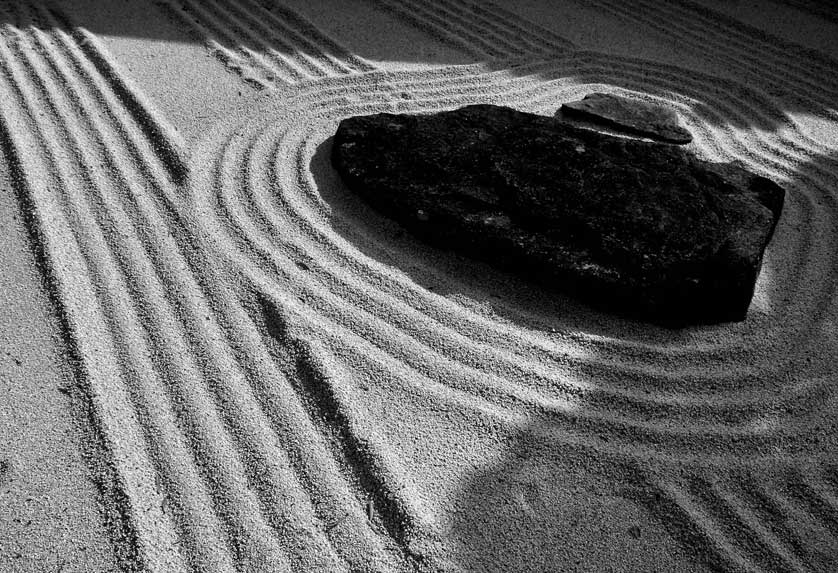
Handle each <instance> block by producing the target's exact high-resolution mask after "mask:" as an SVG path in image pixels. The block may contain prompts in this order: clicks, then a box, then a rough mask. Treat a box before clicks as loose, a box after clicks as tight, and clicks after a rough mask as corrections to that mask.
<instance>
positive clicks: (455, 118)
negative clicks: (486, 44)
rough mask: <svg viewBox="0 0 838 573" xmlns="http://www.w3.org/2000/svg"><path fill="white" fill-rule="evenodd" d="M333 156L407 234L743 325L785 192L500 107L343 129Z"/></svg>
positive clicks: (650, 315)
mask: <svg viewBox="0 0 838 573" xmlns="http://www.w3.org/2000/svg"><path fill="white" fill-rule="evenodd" d="M332 163H333V165H334V166H335V168H336V169H337V170H338V172H339V173H340V175H341V177H342V178H343V180H344V182H345V183H346V185H347V186H348V187H349V189H351V190H352V191H354V192H356V193H357V194H358V195H360V196H361V197H362V198H363V199H364V200H365V201H366V202H368V203H369V204H370V205H372V206H373V207H374V208H376V209H377V210H379V211H380V212H381V213H383V214H385V215H387V216H389V217H392V218H394V219H395V220H397V221H399V222H400V223H401V224H402V225H403V226H404V227H405V228H407V229H408V230H409V231H410V232H411V233H413V234H415V235H416V236H418V237H420V238H421V239H423V240H426V241H428V242H430V243H432V244H434V245H436V246H439V247H442V248H449V249H453V250H457V251H459V252H462V253H465V254H468V255H471V256H474V257H477V258H480V259H483V260H486V261H488V262H490V263H493V264H495V265H496V266H498V267H500V268H503V269H508V270H513V271H516V272H519V273H521V274H523V275H525V276H527V277H529V278H531V279H534V280H536V281H538V282H540V283H543V284H546V285H549V286H552V287H555V288H558V289H561V290H562V291H565V292H570V293H575V294H577V295H578V296H581V297H582V298H584V299H585V300H586V301H588V302H590V303H593V304H595V305H597V306H599V307H604V308H607V309H613V310H617V311H620V312H621V313H624V314H630V315H633V316H638V317H642V318H645V319H649V320H653V321H655V322H665V323H675V324H678V323H685V322H717V321H723V320H742V319H744V317H745V314H746V312H747V309H748V305H749V304H750V301H751V297H752V296H753V290H754V284H755V282H756V278H757V275H758V273H759V269H760V265H761V262H762V254H763V251H764V250H765V247H766V246H767V244H768V242H769V240H770V239H771V236H772V234H773V232H774V227H775V225H776V223H777V220H778V218H779V216H780V211H781V209H782V205H783V199H784V192H783V190H782V189H781V188H780V187H778V186H777V185H775V184H774V183H772V182H771V181H769V180H768V179H765V178H763V177H759V176H757V175H754V174H752V173H749V172H747V171H745V170H744V169H742V168H740V167H737V166H736V165H733V164H710V163H706V162H702V161H700V160H698V159H696V158H695V157H693V156H692V155H690V154H689V153H687V152H686V151H685V150H683V149H681V148H678V147H674V146H670V145H663V144H658V143H651V142H644V141H639V140H633V139H626V138H618V137H611V136H607V135H603V134H600V133H596V132H593V131H590V130H586V129H581V128H578V127H574V126H572V125H568V124H565V123H562V122H560V121H556V120H555V119H553V118H550V117H544V116H539V115H533V114H528V113H522V112H519V111H515V110H513V109H509V108H505V107H497V106H491V105H475V106H469V107H464V108H461V109H458V110H455V111H448V112H441V113H437V114H432V115H392V114H376V115H371V116H361V117H352V118H348V119H344V120H343V121H341V123H340V126H339V128H338V131H337V134H336V136H335V139H334V146H333V149H332Z"/></svg>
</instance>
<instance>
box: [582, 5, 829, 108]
mask: <svg viewBox="0 0 838 573" xmlns="http://www.w3.org/2000/svg"><path fill="white" fill-rule="evenodd" d="M583 4H585V5H588V6H591V7H595V8H597V9H599V10H603V11H605V12H608V13H609V14H612V15H614V16H617V17H619V18H622V19H625V20H627V21H631V22H636V23H639V24H642V25H643V26H645V27H648V28H649V29H651V30H654V31H655V32H656V33H658V34H659V35H661V36H663V37H666V38H670V39H675V40H677V41H678V44H679V46H684V47H688V48H689V49H690V50H692V51H694V52H695V53H697V54H700V55H701V56H702V57H704V58H707V59H709V60H710V61H711V62H713V63H716V64H718V68H719V69H720V70H729V72H733V73H735V74H736V75H740V76H742V77H746V78H748V80H749V81H750V82H752V83H753V84H755V85H759V86H763V87H764V89H766V90H767V91H768V93H772V94H775V95H776V96H777V97H779V98H781V99H782V100H783V101H788V102H797V101H800V102H802V103H803V105H804V106H805V107H806V108H807V109H810V110H811V111H812V112H816V113H819V114H826V115H827V117H832V116H834V114H835V113H836V110H835V103H834V102H835V94H836V90H838V84H836V83H835V82H834V81H833V80H832V78H833V77H834V76H835V71H836V67H838V64H836V62H834V61H832V60H830V59H829V58H826V57H825V56H823V55H822V54H820V53H818V52H815V51H811V50H806V49H804V48H802V47H800V46H798V45H795V44H790V43H788V42H785V41H783V40H781V39H779V38H776V37H770V36H766V35H765V33H764V32H761V31H759V30H757V29H754V28H750V27H748V26H746V25H744V24H742V23H741V22H738V21H735V20H731V19H728V18H726V17H724V16H722V15H721V14H718V13H715V12H713V11H711V10H708V9H706V8H703V7H700V6H697V5H695V4H693V3H690V2H686V1H682V2H678V3H650V2H644V3H643V6H644V8H645V10H634V9H628V8H627V7H626V6H625V5H624V4H621V3H617V2H612V1H610V0H595V1H593V0H584V2H583ZM663 22H665V24H663ZM755 45H756V46H758V47H759V48H760V49H759V56H756V55H754V54H755V49H754V47H755ZM792 62H793V63H792ZM812 78H820V79H821V81H815V80H813V79H812ZM810 102H812V103H814V104H816V105H814V106H812V105H806V104H808V103H810Z"/></svg>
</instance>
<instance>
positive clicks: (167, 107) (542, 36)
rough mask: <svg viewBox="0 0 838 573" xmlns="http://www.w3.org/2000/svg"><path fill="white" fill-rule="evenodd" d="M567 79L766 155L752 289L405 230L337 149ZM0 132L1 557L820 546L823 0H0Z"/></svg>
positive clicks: (833, 172) (128, 561) (754, 165)
mask: <svg viewBox="0 0 838 573" xmlns="http://www.w3.org/2000/svg"><path fill="white" fill-rule="evenodd" d="M592 92H603V93H608V94H616V95H621V96H625V97H629V98H635V99H637V100H643V101H646V102H649V103H654V104H658V105H662V106H664V107H666V108H668V109H670V110H672V111H674V112H675V113H677V116H678V119H679V121H680V124H681V125H682V126H683V127H684V128H686V129H687V130H688V131H689V132H690V133H691V134H692V142H691V143H689V144H688V145H686V146H685V148H686V149H687V150H688V151H689V152H690V153H693V154H695V155H696V156H698V157H700V158H701V159H704V160H710V161H717V162H722V161H734V160H735V161H739V162H741V164H743V165H744V166H745V167H747V169H749V170H751V171H753V172H754V173H757V174H759V175H762V176H764V177H767V178H769V179H771V180H773V181H774V182H776V183H778V184H779V185H781V186H782V187H783V189H785V191H786V195H785V204H784V207H783V212H782V216H781V218H780V220H779V223H778V224H777V226H776V230H775V232H774V235H773V238H772V239H771V242H770V244H769V245H768V248H767V250H766V251H765V255H764V259H763V262H762V270H761V272H760V274H759V278H758V280H757V283H756V289H755V293H754V296H753V299H752V301H751V305H750V308H749V310H748V314H747V318H746V319H745V320H744V321H740V322H722V323H718V324H710V325H701V326H687V327H683V328H665V327H661V326H656V325H654V324H651V323H647V322H643V321H640V320H634V319H628V318H621V317H620V316H616V315H614V314H610V313H608V312H605V311H602V310H596V309H595V308H593V307H589V306H588V305H586V304H584V303H582V302H580V301H578V300H577V299H575V298H574V297H572V296H568V295H564V294H561V293H557V292H555V291H552V290H549V289H546V288H544V287H541V286H538V285H537V284H533V283H531V282H529V281H527V280H524V279H521V278H518V277H516V276H514V275H512V274H510V273H507V272H503V271H500V270H496V269H495V268H494V267H492V266H490V265H488V264H485V263H482V262H476V261H473V260H471V259H469V258H467V257H465V256H462V255H459V254H456V253H453V252H450V251H447V250H443V249H438V248H435V247H432V246H428V245H426V244H424V243H422V242H421V241H419V240H418V239H416V238H414V237H413V236H412V235H410V234H409V233H405V232H404V231H403V230H402V229H401V228H400V227H399V225H398V224H396V223H394V222H393V221H391V220H389V219H387V218H386V217H384V216H382V215H381V214H379V213H378V212H377V211H375V210H373V209H372V208H370V207H369V206H368V205H367V204H365V203H364V202H363V201H361V200H360V199H359V198H358V197H356V196H355V194H353V193H352V192H350V191H349V190H348V189H347V187H346V185H345V184H344V182H343V181H342V180H341V177H340V176H339V175H338V174H337V172H336V171H335V169H334V168H333V166H332V164H331V162H330V152H331V148H332V141H333V136H334V135H335V132H336V130H337V127H338V124H339V122H340V121H341V119H343V118H347V117H350V116H357V115H368V114H374V113H379V112H388V113H432V112H438V111H443V110H451V109H455V108H459V107H461V106H465V105H469V104H481V103H484V104H497V105H504V106H509V107H512V108H515V109H518V110H521V111H526V112H531V113H537V114H541V115H545V116H552V115H553V114H554V113H555V112H556V110H557V109H558V108H559V107H560V106H561V104H562V103H563V102H569V101H574V100H579V99H581V98H583V97H584V96H585V95H587V94H589V93H592ZM0 144H2V145H0V149H2V159H1V160H0V161H2V167H0V189H2V193H0V200H2V205H1V207H2V208H0V221H2V227H3V233H2V236H3V242H2V249H0V253H1V254H2V255H1V256H2V258H1V259H0V261H2V268H3V273H2V274H1V275H0V277H2V283H0V292H1V293H2V297H0V300H1V301H2V305H0V325H2V328H0V337H2V352H0V392H2V396H3V398H2V399H0V571H3V572H6V571H8V572H18V571H20V572H29V571H33V572H40V571H51V572H59V571H60V572H64V573H69V572H71V571H72V572H97V571H149V572H179V571H197V572H204V571H254V572H261V571H279V572H285V571H289V572H306V571H308V572H333V571H334V572H343V571H346V572H367V571H377V572H383V573H387V572H401V571H419V572H436V571H445V572H449V571H450V572H459V571H463V572H471V571H481V572H482V571H487V572H524V571H526V572H532V571H545V572H548V571H550V572H553V571H592V572H593V571H637V572H646V571H661V572H664V571H666V572H668V571H685V572H692V571H819V572H830V571H838V425H836V420H838V409H837V408H838V386H836V384H838V367H836V364H838V298H836V294H838V293H836V288H838V256H836V253H838V9H836V8H834V7H831V5H830V4H829V3H827V2H823V3H821V2H817V1H815V0H785V1H781V0H772V1H770V2H746V1H741V2H726V1H724V0H674V1H667V2H664V1H660V2H656V1H653V0H635V1H632V2H622V1H619V0H570V1H568V2H555V1H551V0H521V1H515V2H513V1H509V2H507V1H504V0H491V1H489V0H486V1H483V0H427V1H426V0H137V1H132V2H117V1H106V0H49V1H47V0H44V1H39V0H7V1H4V2H0ZM684 304H685V305H689V304H690V301H689V300H685V301H684Z"/></svg>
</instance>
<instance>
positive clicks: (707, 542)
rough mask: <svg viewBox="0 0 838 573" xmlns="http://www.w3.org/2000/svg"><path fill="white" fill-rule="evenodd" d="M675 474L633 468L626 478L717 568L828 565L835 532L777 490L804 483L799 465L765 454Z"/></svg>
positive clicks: (821, 567)
mask: <svg viewBox="0 0 838 573" xmlns="http://www.w3.org/2000/svg"><path fill="white" fill-rule="evenodd" d="M678 473H679V474H680V475H681V476H682V477H680V478H678V479H674V478H672V477H657V476H653V475H651V474H646V473H645V472H644V471H642V470H640V471H636V472H635V473H634V478H633V479H634V480H635V484H636V485H635V487H637V488H638V489H639V491H642V492H643V493H642V494H641V496H642V497H643V498H645V502H644V503H646V504H648V506H649V508H650V510H652V511H653V512H654V513H656V514H657V515H658V518H659V519H662V520H665V521H667V522H668V523H670V524H672V526H673V527H675V528H676V530H675V531H674V533H675V534H676V535H678V536H679V537H681V539H682V541H683V542H684V543H686V544H688V545H690V546H692V547H693V548H694V549H696V550H698V551H700V552H701V553H700V554H701V555H702V560H704V561H706V562H708V564H710V565H715V566H716V567H721V568H722V569H723V570H725V571H727V570H735V571H740V570H741V571H821V570H829V568H830V564H834V555H831V554H830V551H831V550H830V547H834V544H835V541H836V540H838V537H833V536H832V534H830V533H826V532H824V530H823V529H822V528H821V527H820V525H819V524H818V523H817V521H818V516H817V515H816V514H815V513H812V512H811V511H810V510H809V508H807V507H806V504H805V502H801V500H800V499H794V498H793V497H789V496H783V495H781V494H780V493H779V492H782V491H784V490H786V489H791V490H793V489H801V488H802V489H806V488H808V487H810V483H809V481H808V478H807V477H806V476H805V474H804V473H802V472H801V471H800V468H799V467H795V466H792V465H789V464H788V463H786V462H785V461H779V460H773V461H770V462H767V463H766V464H765V465H758V466H753V467H747V468H746V467H743V466H740V465H739V464H736V465H734V466H731V467H725V466H696V467H692V468H683V469H682V470H679V472H678ZM777 475H780V476H782V475H785V476H787V478H788V481H785V480H784V479H783V478H781V479H780V481H778V480H776V479H775V478H774V476H777ZM813 520H814V521H813ZM676 524H677V525H676ZM804 532H806V533H804ZM806 534H808V535H809V536H811V537H810V538H809V539H808V540H807V539H804V537H802V536H804V535H806ZM813 538H819V539H817V541H818V542H817V543H812V541H813V540H814V539H813Z"/></svg>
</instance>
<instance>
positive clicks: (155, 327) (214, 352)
mask: <svg viewBox="0 0 838 573" xmlns="http://www.w3.org/2000/svg"><path fill="white" fill-rule="evenodd" d="M117 146H118V141H111V142H109V147H117ZM117 162H118V158H117ZM123 167H124V166H123ZM135 175H136V174H135ZM135 178H136V177H135ZM132 191H133V194H135V195H141V194H142V193H141V192H140V191H139V190H137V189H133V190H132ZM145 205H148V203H147V202H146V203H145ZM138 209H139V213H136V214H132V216H131V217H128V218H125V219H123V220H121V221H120V222H119V225H118V226H120V227H123V228H130V227H131V224H132V221H146V223H144V224H141V225H140V227H139V228H140V229H141V230H142V229H146V228H151V229H157V228H159V229H165V223H163V222H160V221H155V217H154V211H153V210H150V209H148V208H145V209H143V206H142V204H141V205H140V206H139V207H138ZM158 219H159V217H158ZM141 232H142V231H141ZM163 233H164V236H162V237H161V236H157V237H153V236H152V237H151V238H146V239H145V240H144V242H143V245H139V244H138V243H136V242H135V243H134V244H133V245H127V246H124V247H119V246H117V247H114V251H117V252H130V253H139V252H142V251H143V250H144V249H145V250H146V251H149V252H152V253H153V264H154V265H155V266H154V267H152V266H151V265H150V264H147V265H146V266H145V267H144V268H142V269H139V270H134V271H133V272H131V273H130V274H131V276H133V277H150V276H154V275H155V272H156V271H157V270H158V269H162V270H163V271H164V272H163V273H162V274H160V273H159V272H157V274H158V275H159V277H160V280H162V281H164V282H165V283H169V284H167V285H166V292H168V293H183V294H182V296H181V298H180V300H175V301H173V303H172V304H175V305H176V306H177V308H179V309H180V311H181V320H183V321H184V325H183V326H180V325H179V324H177V323H176V322H173V320H174V319H167V318H165V317H162V318H160V317H157V318H156V320H154V322H153V324H151V325H150V326H149V327H148V330H149V331H151V332H168V333H174V335H175V336H176V339H175V340H174V341H169V340H168V339H162V340H160V341H158V344H159V346H158V348H157V352H156V354H158V355H170V356H171V358H170V359H169V360H168V361H167V362H165V365H164V366H162V367H161V368H162V370H164V371H167V372H169V373H170V376H173V377H174V378H175V379H177V380H180V381H181V383H182V384H183V385H184V386H188V387H190V388H191V389H189V390H185V391H183V392H182V394H181V398H179V401H181V402H183V401H184V400H187V397H188V398H189V399H191V400H192V401H193V402H194V401H195V399H196V397H199V396H202V391H201V388H197V387H194V382H193V381H197V380H202V379H204V380H209V381H215V380H218V381H220V380H222V379H224V380H225V383H224V384H223V385H222V386H219V387H218V388H219V389H216V390H215V392H216V393H218V392H220V397H219V398H218V400H220V402H219V403H220V404H222V405H225V406H226V405H238V404H242V403H244V404H245V406H242V407H243V408H245V410H246V409H247V408H248V407H249V408H250V411H245V410H236V411H234V412H232V413H229V414H225V422H226V423H227V424H228V425H229V426H231V427H232V428H233V432H232V435H233V436H237V437H241V436H249V435H250V436H252V435H254V433H255V434H256V436H258V437H255V438H253V439H250V440H249V441H247V443H245V444H242V445H241V446H240V448H239V449H240V451H241V452H243V453H244V455H245V456H246V457H247V462H248V466H247V468H246V469H241V470H231V468H234V467H236V464H235V463H233V464H232V465H231V464H230V462H229V461H228V462H225V463H223V464H221V465H217V466H215V467H214V468H213V471H212V472H211V475H215V476H216V478H215V479H216V480H217V479H218V478H219V477H221V478H224V477H226V474H231V473H232V474H233V475H235V474H236V471H238V472H239V473H240V474H241V473H242V472H245V471H246V472H247V474H248V480H249V481H250V482H251V483H255V484H256V486H255V487H256V488H257V491H258V492H259V493H260V494H262V495H263V496H266V497H263V498H262V500H261V505H262V508H263V510H262V511H263V512H266V513H267V515H268V518H269V519H270V521H271V523H272V524H274V527H279V526H280V524H285V523H287V522H292V521H293V520H292V519H291V518H292V517H299V516H300V515H304V511H303V507H305V503H304V502H303V501H302V500H301V499H296V500H292V499H291V498H293V497H294V496H293V495H291V498H289V494H287V493H285V492H282V491H277V490H278V488H280V486H282V487H283V488H286V487H288V488H290V487H291V486H290V484H293V483H294V476H293V475H288V473H287V471H285V473H284V474H283V473H282V471H280V470H277V469H275V467H274V466H275V465H276V460H279V459H282V457H283V452H282V451H275V449H274V450H271V451H265V446H266V445H267V444H272V443H274V442H275V438H272V437H271V436H269V435H264V432H262V434H261V435H260V434H259V429H258V428H257V429H253V428H248V426H247V423H248V422H250V421H251V420H254V419H258V414H256V413H253V411H254V408H255V409H257V410H258V406H256V405H255V404H252V403H251V405H250V406H247V403H248V397H247V396H246V395H244V396H242V395H236V394H231V392H230V391H229V390H228V388H230V387H231V386H232V388H237V387H238V386H241V385H246V384H245V382H244V381H243V380H242V376H241V374H236V368H235V367H234V366H232V365H231V364H230V361H229V360H227V361H226V362H225V361H224V360H223V357H224V356H225V354H229V353H228V352H225V349H226V345H225V346H220V347H219V346H218V345H215V344H213V345H209V346H208V347H206V348H200V347H201V346H206V344H203V343H204V341H208V340H218V339H219V338H220V337H219V335H218V334H217V333H215V332H212V329H210V330H209V331H207V328H206V327H205V326H204V325H205V324H206V320H209V315H210V314H211V312H210V311H209V309H207V308H206V307H205V306H204V307H203V308H201V307H199V308H197V309H196V310H194V311H191V317H190V316H189V314H190V313H189V312H187V315H186V316H184V315H183V311H184V309H190V307H192V308H194V307H195V304H194V301H196V300H201V298H202V295H201V293H200V292H199V291H198V292H196V290H197V289H196V288H195V287H194V285H191V284H189V281H188V280H178V279H180V277H179V276H178V271H179V269H180V268H184V267H186V266H187V265H186V263H185V262H184V261H182V260H178V258H177V257H172V256H171V253H177V251H178V249H177V246H176V245H175V244H174V243H173V242H172V240H171V239H168V240H167V237H166V236H165V231H163ZM167 243H168V244H167ZM161 251H162V253H164V254H161ZM166 254H169V255H168V260H167V255H166ZM172 258H174V259H175V260H174V261H172V260H171V259H172ZM167 277H173V278H169V279H168V280H167ZM136 280H137V279H136V278H135V279H134V281H135V282H136ZM157 291H158V292H157V294H156V295H152V296H151V299H150V300H149V302H148V303H143V302H141V306H143V307H149V308H154V309H166V308H167V301H166V300H165V299H164V298H163V297H162V294H161V293H160V292H159V289H157ZM135 297H136V298H138V299H140V300H143V299H149V295H145V296H144V295H143V294H137V295H135ZM151 314H154V312H152V313H151ZM187 332H189V333H190V334H189V335H187V334H186V333H187ZM189 338H193V342H192V344H193V346H198V347H199V348H198V349H197V355H198V356H205V355H208V356H211V357H213V358H214V360H210V362H211V363H212V364H211V366H204V367H203V369H202V370H201V371H197V367H196V366H194V365H193V366H192V367H191V369H190V367H187V369H186V370H185V371H184V370H183V368H182V367H180V365H179V364H175V363H174V362H175V359H174V356H180V357H181V358H180V359H179V361H180V362H183V358H184V357H186V356H188V355H189V354H190V350H189V349H188V348H187V347H185V346H183V344H182V343H181V340H186V341H188V339H189ZM222 344H225V343H223V342H222ZM172 347H174V348H172ZM187 362H188V361H187ZM219 362H220V363H219ZM173 370H174V371H175V372H173ZM231 377H232V378H231ZM231 379H239V380H240V382H239V384H238V385H235V386H234V385H230V384H229V382H230V381H231ZM190 384H191V385H192V386H189V385H190ZM204 393H206V392H204ZM187 401H188V400H187ZM250 402H252V400H250ZM196 408H198V410H200V409H202V408H203V409H209V410H208V411H213V410H214V408H213V404H212V403H211V402H205V403H204V404H198V405H197V406H196ZM217 409H220V410H221V411H222V412H224V411H228V412H229V410H230V406H227V407H220V408H217ZM196 411H197V410H196ZM192 434H193V440H197V441H202V440H203V439H204V436H212V435H213V431H212V430H211V429H208V428H203V429H200V428H199V429H196V430H194V431H193V432H192ZM215 434H216V437H215V438H212V437H210V441H209V444H214V443H223V442H224V438H223V436H220V435H219V434H218V432H217V431H216V432H215ZM269 449H270V448H269ZM202 450H204V451H205V452H209V451H212V450H213V447H212V446H210V445H205V446H203V447H202ZM225 472H226V473H225ZM237 479H238V481H242V480H243V478H237ZM230 487H232V490H233V491H234V490H235V489H236V487H237V486H236V485H235V483H233V484H232V485H231V484H230V483H228V485H227V486H225V487H224V489H229V488H230ZM296 497H297V498H299V496H296ZM289 502H290V504H289ZM220 503H222V505H224V506H225V507H226V506H227V505H228V504H229V503H231V502H229V501H223V502H220ZM235 505H236V506H243V507H247V502H245V503H242V500H241V499H239V500H238V501H237V502H235ZM288 507H295V510H294V513H295V515H294V516H291V515H283V514H282V513H281V512H282V510H284V509H285V508H288ZM277 510H279V511H280V514H278V515H277V514H275V513H274V512H276V511H277ZM227 513H229V511H228V512H227ZM283 527H285V526H284V525H283ZM234 529H235V530H236V537H237V538H238V537H242V536H243V535H244V534H243V532H245V531H251V530H254V528H253V526H252V525H250V526H247V527H241V526H240V525H235V526H234ZM254 531H257V532H258V527H257V528H256V529H255V530H254ZM259 535H260V537H262V536H264V534H259ZM308 536H309V537H313V538H315V539H316V537H317V535H313V536H312V535H311V533H309V534H308ZM302 539H304V540H305V539H306V537H305V536H304V537H303V538H302ZM237 543H241V540H238V539H237ZM295 543H296V544H297V545H298V546H299V547H298V551H299V552H301V553H302V554H305V555H308V556H309V557H310V556H312V555H314V556H316V555H320V554H323V555H325V554H327V552H324V550H323V548H322V547H318V546H317V545H316V544H315V545H313V546H312V547H311V548H310V549H305V543H302V544H300V542H299V541H297V542H295ZM245 553H247V554H250V555H251V556H252V557H255V558H257V559H258V555H259V554H260V553H263V554H264V551H258V550H257V551H246V552H245ZM309 561H311V559H309ZM333 566H334V564H332V565H331V566H330V565H328V563H327V562H326V561H323V560H321V561H320V562H319V564H317V566H316V567H315V569H318V568H320V567H326V568H328V569H331V568H333Z"/></svg>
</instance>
